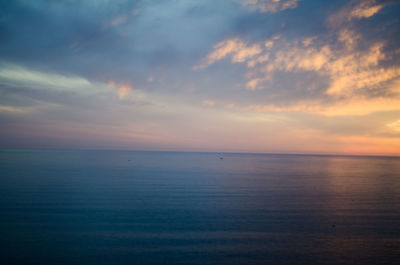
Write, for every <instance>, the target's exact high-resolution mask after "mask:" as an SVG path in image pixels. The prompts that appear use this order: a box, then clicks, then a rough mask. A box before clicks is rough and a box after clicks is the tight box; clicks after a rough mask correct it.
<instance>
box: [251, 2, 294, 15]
mask: <svg viewBox="0 0 400 265" xmlns="http://www.w3.org/2000/svg"><path fill="white" fill-rule="evenodd" d="M298 2H299V0H245V1H244V5H245V6H247V7H248V8H250V9H253V10H259V11H260V12H262V13H266V12H269V13H275V12H278V11H283V10H286V9H290V8H296V7H297V3H298Z"/></svg>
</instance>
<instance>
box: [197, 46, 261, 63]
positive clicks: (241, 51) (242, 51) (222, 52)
mask: <svg viewBox="0 0 400 265" xmlns="http://www.w3.org/2000/svg"><path fill="white" fill-rule="evenodd" d="M261 52H262V49H261V46H260V45H259V44H251V45H248V44H246V43H245V42H243V41H242V40H240V39H239V38H234V39H228V40H224V41H221V42H220V43H218V44H216V45H215V46H214V51H213V52H211V53H210V54H209V55H208V56H207V57H206V58H204V59H203V61H202V62H201V63H200V64H199V65H196V66H194V69H195V70H197V69H201V68H205V67H207V66H209V65H211V64H213V63H215V62H217V61H219V60H222V59H224V58H226V57H227V56H229V55H230V56H231V61H232V62H233V63H242V62H244V61H246V60H248V59H249V58H252V57H254V56H255V55H257V54H260V53H261Z"/></svg>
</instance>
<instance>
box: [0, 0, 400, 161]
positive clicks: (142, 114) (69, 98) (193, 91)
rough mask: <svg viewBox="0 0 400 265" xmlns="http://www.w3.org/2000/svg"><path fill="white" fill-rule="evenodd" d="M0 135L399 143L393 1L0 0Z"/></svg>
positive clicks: (163, 145)
mask: <svg viewBox="0 0 400 265" xmlns="http://www.w3.org/2000/svg"><path fill="white" fill-rule="evenodd" d="M0 7H1V8H0V40H1V42H0V43H1V44H0V126H1V128H2V130H1V132H0V146H1V147H4V148H9V147H11V148H12V147H18V148H83V149H86V148H90V149H92V148H93V149H104V148H105V149H141V150H143V149H144V150H186V151H224V152H228V151H235V152H284V153H352V154H353V153H354V154H399V151H398V150H400V64H399V62H400V45H399V44H400V37H399V36H400V34H399V33H400V32H399V31H400V27H399V17H400V5H399V2H398V1H373V0H371V1H370V0H366V1H341V0H338V1H315V0H314V1H311V0H280V1H278V0H258V1H257V0H231V1H228V0H224V1H222V0H221V1H190V0H176V1H107V0H98V1H94V0H92V1H73V0H65V1H39V0H38V1H27V0H16V1H0Z"/></svg>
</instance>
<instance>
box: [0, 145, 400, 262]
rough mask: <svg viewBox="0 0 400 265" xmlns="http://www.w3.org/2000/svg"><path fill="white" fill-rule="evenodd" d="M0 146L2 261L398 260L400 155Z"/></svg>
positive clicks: (399, 247)
mask: <svg viewBox="0 0 400 265" xmlns="http://www.w3.org/2000/svg"><path fill="white" fill-rule="evenodd" d="M223 157H224V159H223V160H221V159H220V158H219V156H218V155H217V154H213V153H172V152H171V153H170V152H120V151H32V150H31V151H29V150H19V151H16V150H2V151H0V235H1V236H0V259H1V261H0V263H1V264H99V265H101V264H400V158H389V157H349V156H302V155H248V154H224V155H223Z"/></svg>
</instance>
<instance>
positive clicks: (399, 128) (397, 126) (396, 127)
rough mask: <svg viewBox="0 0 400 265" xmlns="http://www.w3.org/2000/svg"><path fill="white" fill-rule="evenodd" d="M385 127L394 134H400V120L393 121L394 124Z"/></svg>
mask: <svg viewBox="0 0 400 265" xmlns="http://www.w3.org/2000/svg"><path fill="white" fill-rule="evenodd" d="M386 126H387V127H388V128H389V129H390V130H391V131H394V132H397V133H400V120H397V121H394V122H390V123H388V124H386Z"/></svg>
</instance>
